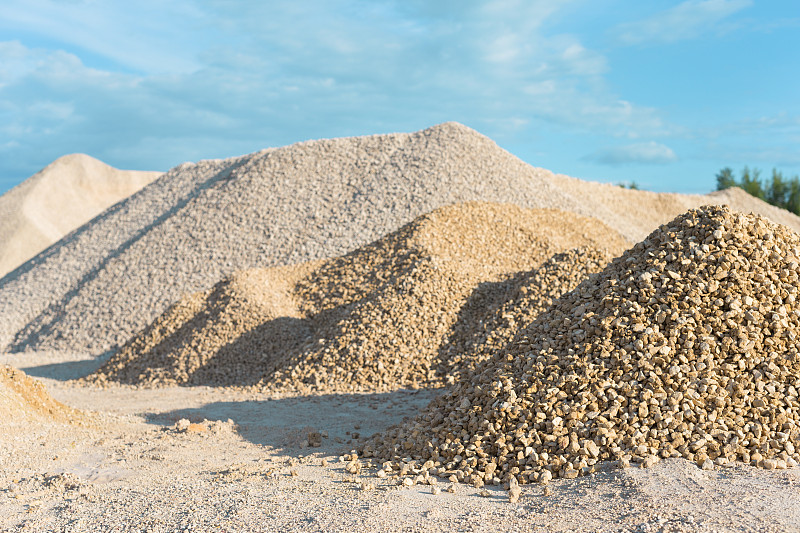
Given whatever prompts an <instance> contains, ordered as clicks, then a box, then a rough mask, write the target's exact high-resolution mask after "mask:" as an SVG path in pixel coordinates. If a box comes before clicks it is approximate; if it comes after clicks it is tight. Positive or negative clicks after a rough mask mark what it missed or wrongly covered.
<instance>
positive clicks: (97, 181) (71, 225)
mask: <svg viewBox="0 0 800 533" xmlns="http://www.w3.org/2000/svg"><path fill="white" fill-rule="evenodd" d="M161 174H162V173H161V172H144V171H135V170H118V169H116V168H113V167H110V166H108V165H106V164H105V163H103V162H102V161H98V160H97V159H95V158H93V157H90V156H88V155H85V154H70V155H65V156H63V157H59V158H58V159H56V160H55V161H53V162H52V163H50V164H49V165H48V166H47V167H45V168H44V169H42V170H41V171H39V172H37V173H36V174H34V175H33V176H31V177H30V178H28V179H26V180H25V181H23V182H22V183H20V184H19V185H17V186H16V187H14V188H13V189H11V190H10V191H7V192H6V193H4V194H3V195H2V196H0V278H2V277H3V276H5V275H6V274H7V273H9V272H11V271H12V270H14V269H15V268H17V267H18V266H20V265H21V264H22V263H24V262H26V261H28V260H29V259H31V258H32V257H33V256H35V255H36V254H38V253H39V252H41V251H42V250H44V249H45V248H47V247H48V246H50V245H51V244H53V243H55V242H56V241H59V240H60V239H61V238H62V237H64V236H65V235H67V234H68V233H69V232H71V231H72V230H74V229H77V228H78V227H80V226H82V225H83V224H85V223H86V222H89V220H91V219H92V218H94V217H95V216H97V215H99V214H100V213H102V212H103V211H105V210H106V209H107V208H108V207H110V206H112V205H114V204H115V203H117V202H119V201H120V200H123V199H124V198H127V197H128V196H130V195H131V194H133V193H135V192H136V191H138V190H140V189H141V188H142V187H144V186H146V185H147V184H149V183H151V182H152V181H153V180H155V179H156V178H158V177H159V176H160V175H161Z"/></svg>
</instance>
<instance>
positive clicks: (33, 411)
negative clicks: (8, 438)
mask: <svg viewBox="0 0 800 533" xmlns="http://www.w3.org/2000/svg"><path fill="white" fill-rule="evenodd" d="M0 413H2V416H0V426H2V425H7V424H19V423H26V422H30V421H36V420H50V421H71V422H79V421H81V420H82V418H83V417H82V415H81V414H80V413H79V412H78V411H76V410H75V409H72V408H70V407H67V406H66V405H64V404H62V403H60V402H57V401H56V400H54V399H53V398H52V397H51V396H50V394H48V393H47V390H46V389H45V387H44V385H42V383H41V382H39V381H37V380H35V379H31V378H30V377H28V376H27V375H25V373H24V372H22V371H21V370H17V369H16V368H13V367H11V366H8V365H0Z"/></svg>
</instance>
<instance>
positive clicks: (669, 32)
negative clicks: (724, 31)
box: [614, 0, 753, 44]
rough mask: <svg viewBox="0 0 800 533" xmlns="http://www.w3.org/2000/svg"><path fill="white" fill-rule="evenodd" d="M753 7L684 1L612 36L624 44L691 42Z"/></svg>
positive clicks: (730, 0) (733, 0)
mask: <svg viewBox="0 0 800 533" xmlns="http://www.w3.org/2000/svg"><path fill="white" fill-rule="evenodd" d="M752 4H753V2H752V0H687V1H686V2H682V3H680V4H678V5H677V6H675V7H673V8H671V9H667V10H665V11H661V12H660V13H657V14H655V15H654V16H652V17H650V18H648V19H645V20H639V21H636V22H627V23H624V24H620V25H619V26H617V27H616V28H615V30H614V33H615V34H616V35H617V38H618V39H619V40H620V41H621V42H623V43H626V44H640V43H646V42H662V43H670V42H675V41H681V40H685V39H694V38H696V37H700V36H702V35H705V34H708V33H709V32H712V31H715V30H716V29H719V25H720V23H722V22H723V21H724V20H725V19H726V18H728V17H730V16H731V15H733V14H734V13H737V12H738V11H741V10H742V9H744V8H747V7H749V6H751V5H752Z"/></svg>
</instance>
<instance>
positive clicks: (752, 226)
mask: <svg viewBox="0 0 800 533" xmlns="http://www.w3.org/2000/svg"><path fill="white" fill-rule="evenodd" d="M799 255H800V235H798V234H797V233H795V232H792V231H790V230H788V229H786V228H785V227H783V226H780V225H776V224H773V223H771V222H769V221H767V220H766V219H764V218H762V217H760V216H753V215H741V214H734V213H731V212H730V211H729V210H728V209H727V208H724V207H704V208H702V209H699V210H691V211H689V212H688V213H686V214H685V215H682V216H680V217H678V218H676V219H675V220H673V221H672V222H671V223H670V224H668V225H665V226H662V227H660V228H659V229H658V230H656V231H655V232H653V233H652V234H651V235H650V236H649V237H648V238H647V239H645V240H644V241H643V242H641V243H639V244H637V245H636V246H635V247H633V248H632V249H631V250H629V251H628V252H626V253H625V254H623V255H622V256H621V257H619V258H617V259H615V260H614V261H613V262H612V263H611V264H610V265H608V267H607V268H606V269H605V270H603V272H601V273H599V274H596V275H593V276H591V277H590V278H588V279H587V280H586V281H585V282H584V283H582V284H581V285H580V286H579V287H578V288H576V289H575V290H574V291H572V292H570V293H567V294H565V295H564V296H562V297H561V298H560V299H559V300H557V301H556V302H555V303H554V304H553V306H552V307H551V308H550V309H548V310H547V311H546V312H544V313H542V314H541V315H539V317H538V318H537V319H536V320H535V321H534V322H533V323H532V324H531V325H530V326H529V327H528V328H526V329H525V330H524V331H521V332H520V334H521V336H520V338H519V339H518V341H517V343H515V344H514V345H513V346H512V347H511V348H510V349H509V350H501V351H498V352H497V353H496V354H495V355H494V356H493V358H492V359H490V360H487V361H486V362H485V363H484V364H483V365H482V366H481V367H480V368H479V369H477V371H476V373H475V374H474V375H473V376H471V379H469V380H468V381H464V382H461V383H460V384H458V385H457V387H456V388H454V389H453V390H452V392H449V393H448V394H447V395H445V396H442V397H440V398H438V399H437V400H435V401H434V402H432V404H431V405H430V406H429V407H428V408H427V409H426V411H425V412H424V413H423V414H422V415H421V416H420V417H419V418H417V419H416V420H413V421H410V422H408V423H405V424H403V425H401V426H399V427H396V428H395V429H393V430H391V431H389V432H387V433H386V434H385V435H383V436H379V437H377V438H375V439H374V440H373V441H372V442H370V443H369V444H368V445H366V446H365V448H364V449H363V450H362V452H363V453H364V454H365V455H367V456H375V457H377V458H380V459H383V460H387V461H392V462H393V463H394V467H395V468H404V469H405V472H406V473H407V472H409V471H410V469H412V468H413V469H415V471H419V470H417V469H420V468H422V469H424V470H426V471H432V473H435V474H438V475H455V476H457V478H458V479H460V480H465V481H469V482H472V483H477V484H481V483H484V482H491V483H500V482H502V481H507V482H510V483H511V484H512V485H513V484H514V483H515V482H519V483H527V482H534V481H547V480H548V479H550V478H551V477H559V476H560V477H566V478H572V477H576V476H578V475H581V474H587V473H590V472H592V471H594V470H595V469H596V468H597V467H598V463H600V462H602V461H606V460H612V459H619V460H621V461H623V462H626V461H628V460H630V458H633V460H635V461H639V462H642V463H643V464H644V465H645V466H647V465H650V464H652V463H653V462H655V461H656V460H657V458H658V457H685V458H687V459H689V460H692V461H696V462H697V463H698V464H700V465H702V466H703V467H704V468H713V466H714V464H715V463H716V464H722V463H725V462H728V461H733V460H741V461H744V462H745V463H752V464H755V465H758V466H762V467H764V468H768V469H769V468H785V467H786V466H793V465H795V464H796V463H797V461H798V459H800V456H799V455H798V453H797V449H796V446H797V444H798V421H800V402H799V401H798V400H799V399H798V389H800V354H798V345H797V339H798V334H800V309H798V304H797V293H798V273H800V266H798V261H800V259H798V256H799ZM402 458H406V459H407V460H408V462H407V464H406V466H401V465H402V464H403V460H402ZM389 466H391V465H389ZM433 469H435V470H433ZM401 472H402V470H401ZM512 477H513V481H512Z"/></svg>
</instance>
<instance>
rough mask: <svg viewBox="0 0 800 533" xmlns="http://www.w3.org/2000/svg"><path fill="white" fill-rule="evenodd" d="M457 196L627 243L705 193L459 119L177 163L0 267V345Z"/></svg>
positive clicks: (51, 343)
mask: <svg viewBox="0 0 800 533" xmlns="http://www.w3.org/2000/svg"><path fill="white" fill-rule="evenodd" d="M726 195H727V196H715V197H713V201H719V202H722V203H725V202H728V203H731V204H732V205H733V206H734V207H735V208H736V209H738V210H742V211H756V212H763V213H765V214H767V215H768V216H771V217H773V218H774V219H776V220H779V221H780V222H783V223H785V224H789V225H791V226H792V227H794V228H795V229H800V223H798V221H800V219H798V218H797V217H794V216H793V215H791V214H789V213H787V212H785V211H781V210H777V209H774V208H772V207H771V206H768V205H767V204H765V203H764V202H760V201H758V200H756V199H754V198H752V197H747V195H744V193H741V194H740V193H736V192H729V193H726ZM468 200H486V201H496V202H513V203H516V204H518V205H520V206H524V207H548V208H556V209H560V210H566V211H570V212H574V213H578V214H582V215H585V216H595V217H597V218H599V219H600V220H602V221H603V222H605V223H606V224H608V225H609V226H610V227H612V228H613V229H615V230H617V231H619V232H620V233H621V234H622V235H623V236H625V237H626V238H628V239H629V240H631V242H635V241H636V240H640V239H641V238H643V237H644V236H645V235H647V234H648V233H649V232H650V231H652V230H653V229H654V228H655V227H656V226H657V225H658V224H660V223H663V222H666V221H668V220H670V219H671V218H673V217H674V216H676V215H677V214H679V213H681V212H683V211H685V210H686V209H687V208H689V207H693V206H695V207H696V206H699V205H702V204H704V203H708V202H709V199H708V198H707V197H703V196H682V195H669V194H666V195H664V194H661V195H660V194H656V193H648V192H642V191H627V190H624V189H622V188H620V187H614V186H610V185H607V186H603V185H599V184H590V183H587V182H583V181H581V180H576V179H573V178H567V177H564V176H556V175H553V174H552V173H550V172H549V171H546V170H543V169H538V168H534V167H531V166H530V165H528V164H526V163H523V162H522V161H520V160H519V159H517V158H515V157H514V156H512V155H511V154H509V153H507V152H505V151H504V150H502V149H500V148H499V147H498V146H497V145H496V144H495V143H494V142H492V141H491V140H490V139H488V138H486V137H484V136H482V135H480V134H478V133H477V132H475V131H473V130H471V129H469V128H466V127H464V126H462V125H460V124H457V123H446V124H441V125H438V126H434V127H432V128H430V129H427V130H424V131H421V132H417V133H412V134H391V135H377V136H371V137H357V138H347V139H332V140H321V141H311V142H305V143H300V144H296V145H292V146H288V147H284V148H276V149H269V150H265V151H262V152H257V153H254V154H250V155H247V156H243V157H239V158H234V159H228V160H224V161H201V162H199V163H196V164H188V163H187V164H184V165H181V166H179V167H176V168H174V169H172V170H171V171H169V172H168V173H167V174H165V175H164V176H162V177H161V178H159V179H158V180H157V181H156V182H154V183H152V184H151V185H150V186H148V187H146V188H145V189H143V190H142V191H140V192H139V193H137V194H135V195H133V196H131V197H130V198H128V199H127V200H125V201H123V202H120V203H118V204H116V205H115V206H113V207H111V208H110V209H109V210H108V211H106V212H105V213H103V214H102V215H100V216H99V217H97V218H96V219H94V220H93V221H92V222H91V223H89V224H87V225H85V226H82V227H81V228H80V229H78V230H76V231H75V232H74V233H72V234H70V235H69V236H67V237H66V238H65V239H63V240H62V241H60V242H59V243H57V244H56V245H54V246H52V247H51V248H49V249H48V250H47V251H45V252H44V253H42V254H40V255H38V256H37V257H35V258H34V259H32V260H31V261H29V262H28V263H26V264H24V265H22V266H21V267H20V268H19V269H17V270H16V271H14V272H12V273H11V274H10V275H8V276H6V277H5V278H3V279H2V280H0V347H3V346H5V348H6V349H7V350H10V351H20V350H26V349H61V350H70V349H78V350H88V351H90V352H91V353H95V354H99V353H102V352H104V351H105V350H109V349H114V348H116V347H118V346H120V345H122V344H123V343H124V342H125V341H126V340H127V339H128V338H130V336H131V335H133V334H134V333H135V332H136V331H138V330H140V329H141V328H143V327H144V326H146V325H147V324H148V323H150V322H151V321H152V320H153V319H155V318H156V317H157V316H158V315H160V314H161V313H163V312H164V311H165V310H166V309H167V307H168V306H169V305H171V304H172V303H174V302H176V301H177V300H178V299H179V298H180V297H181V295H183V294H186V293H193V292H196V291H200V290H208V289H209V288H210V287H211V286H212V285H213V284H214V283H216V282H217V281H219V280H220V279H222V278H223V277H225V276H226V275H230V274H232V273H233V272H235V271H236V270H241V269H245V268H251V267H266V266H277V265H286V264H295V263H300V262H305V261H309V260H315V259H323V258H326V257H333V256H336V255H341V254H343V253H346V252H348V251H351V250H354V249H355V248H357V247H358V246H362V245H365V244H367V243H369V242H371V241H373V240H375V239H377V238H379V237H381V236H382V235H385V234H386V233H388V232H390V231H394V230H396V229H397V228H399V227H400V226H402V225H403V224H405V223H408V222H410V221H411V220H412V219H413V218H414V217H416V216H419V215H421V214H423V213H426V212H429V211H431V210H433V209H435V208H437V207H441V206H443V205H448V204H452V203H456V202H461V201H468Z"/></svg>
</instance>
